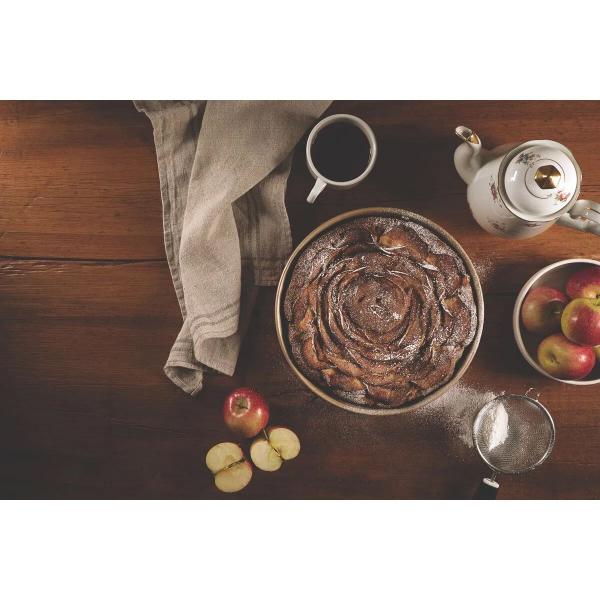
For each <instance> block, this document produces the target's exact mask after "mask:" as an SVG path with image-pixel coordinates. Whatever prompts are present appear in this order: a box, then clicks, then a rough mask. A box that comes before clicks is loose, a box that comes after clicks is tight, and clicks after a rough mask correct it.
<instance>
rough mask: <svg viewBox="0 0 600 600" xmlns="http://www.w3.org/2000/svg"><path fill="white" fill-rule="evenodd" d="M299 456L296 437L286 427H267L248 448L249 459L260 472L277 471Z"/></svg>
mask: <svg viewBox="0 0 600 600" xmlns="http://www.w3.org/2000/svg"><path fill="white" fill-rule="evenodd" d="M298 454H300V440H299V439H298V436H297V435H296V434H295V433H294V432H293V431H292V430H291V429H287V428H286V427H269V428H268V429H266V430H265V432H264V436H263V437H260V438H258V439H256V440H254V442H252V445H251V446H250V458H251V459H252V462H253V463H254V464H255V465H256V466H257V467H258V468H259V469H261V470H262V471H277V469H279V468H280V467H281V465H282V464H283V463H284V462H285V461H286V460H292V459H293V458H296V456H298Z"/></svg>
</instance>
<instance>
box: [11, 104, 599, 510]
mask: <svg viewBox="0 0 600 600" xmlns="http://www.w3.org/2000/svg"><path fill="white" fill-rule="evenodd" d="M329 112H330V113H331V112H349V113H354V114H356V115H358V116H360V117H362V118H364V119H366V120H367V121H368V122H369V123H370V124H371V125H372V126H373V129H374V131H375V134H376V135H377V138H378V140H379V143H380V150H381V152H380V158H379V159H378V162H377V164H376V167H375V169H374V171H373V173H372V174H371V175H370V177H369V178H368V180H367V181H366V182H365V183H364V184H363V185H361V186H359V187H357V188H354V189H352V190H350V191H347V192H343V193H342V192H334V191H325V193H324V194H323V195H322V196H321V197H320V198H319V201H318V203H317V204H316V205H315V206H308V205H306V204H305V202H304V199H305V197H306V194H307V192H308V190H309V189H310V186H311V179H310V177H309V175H308V173H307V171H306V168H305V165H304V162H303V156H302V151H303V143H301V144H300V145H299V147H298V149H297V152H296V155H295V162H294V168H293V171H292V176H291V178H290V182H289V186H288V193H287V203H288V209H289V214H290V219H291V222H292V228H293V232H294V239H295V241H296V242H297V241H299V240H300V239H301V238H302V237H303V236H304V235H305V234H306V233H308V232H309V231H310V230H311V229H312V228H313V227H314V226H316V225H317V224H319V223H321V222H323V221H324V220H326V219H328V218H330V217H332V216H334V215H336V214H338V213H340V212H343V211H345V210H349V209H352V208H358V207H363V206H398V207H403V208H407V209H409V210H413V211H416V212H418V213H421V214H423V215H425V216H426V217H428V218H430V219H433V220H434V221H436V222H437V223H439V224H440V225H441V226H443V227H444V228H446V229H447V230H448V231H449V232H450V233H452V234H453V235H454V236H455V237H456V238H457V239H458V241H459V242H460V243H461V244H462V245H463V247H464V248H465V250H466V251H467V253H468V254H469V255H470V256H471V258H472V259H473V262H474V263H475V266H476V268H477V270H478V272H479V275H480V278H481V281H482V285H483V288H484V292H485V302H486V317H485V327H484V332H483V338H482V342H481V345H480V348H479V351H478V353H477V356H476V358H475V360H474V362H473V363H472V365H471V367H470V369H469V370H468V372H467V374H466V376H465V377H464V378H463V380H462V381H461V382H460V384H459V385H458V386H456V387H455V388H454V389H453V391H451V392H449V393H448V394H446V395H445V396H444V397H442V398H441V399H439V400H437V401H435V402H434V403H433V404H431V405H429V406H428V407H425V408H423V409H418V410H415V411H414V412H412V413H409V414H407V415H399V416H395V417H366V416H361V415H355V414H352V413H349V412H346V411H343V410H340V409H338V408H335V407H333V406H330V405H328V404H327V403H325V402H324V401H322V400H320V399H319V398H316V397H314V396H312V395H311V394H310V393H308V392H307V391H306V390H305V389H304V388H303V387H302V386H301V385H300V384H299V383H298V382H297V381H296V380H295V378H294V377H293V376H292V374H291V373H290V371H289V369H288V368H287V366H286V364H285V362H284V360H283V357H282V356H281V354H280V351H279V348H278V346H277V341H276V338H275V333H274V327H273V316H272V312H273V299H274V290H273V289H266V288H265V289H261V291H260V294H259V301H258V305H257V309H256V312H255V315H254V318H253V323H252V326H251V329H250V331H249V333H248V335H247V337H246V339H245V341H244V345H243V350H242V354H241V357H240V360H239V364H238V368H237V372H236V375H235V377H225V376H209V377H208V378H207V382H206V385H205V388H204V390H203V391H202V392H201V393H200V394H199V395H198V396H197V397H195V398H190V397H188V396H186V395H185V394H184V393H183V392H181V391H180V390H179V389H178V388H176V387H175V386H174V385H173V384H172V383H170V382H169V381H168V380H167V379H166V377H165V376H164V374H163V371H162V367H163V364H164V361H165V359H166V357H167V354H168V352H169V349H170V345H171V343H172V342H173V340H174V338H175V336H176V334H177V332H178V330H179V327H180V313H179V310H178V307H177V301H176V299H175V294H174V292H173V289H172V286H171V281H170V277H169V270H168V268H167V263H166V260H165V254H164V249H163V239H162V222H161V201H160V191H159V183H158V173H157V168H156V161H155V155H154V146H153V140H152V131H151V127H150V123H149V121H148V120H147V119H146V117H144V116H143V115H140V114H138V113H137V112H136V111H135V109H134V108H133V106H132V104H131V103H129V102H3V103H0V207H1V211H0V258H1V264H0V360H1V381H2V386H1V392H0V394H1V403H0V496H1V497H3V498H223V497H225V496H224V495H222V494H220V493H219V492H218V491H217V490H216V489H215V487H214V485H213V482H212V477H211V476H210V474H209V473H208V472H207V470H206V468H205V467H204V454H205V452H206V450H207V449H208V448H209V447H210V446H211V445H212V444H213V443H216V442H218V441H225V440H229V439H231V438H232V435H231V434H230V433H228V431H227V430H226V429H225V426H224V424H223V422H222V418H221V405H222V402H223V398H224V397H225V395H226V394H227V393H228V391H229V390H231V389H232V388H233V387H235V386H239V385H242V384H243V385H251V386H255V387H256V388H258V389H259V390H261V391H262V392H263V393H264V394H265V395H266V397H267V398H268V400H269V402H270V404H271V407H272V409H271V410H272V421H273V422H276V423H281V424H285V425H288V426H290V427H291V428H293V429H294V430H296V431H297V432H298V434H299V435H300V437H301V440H302V444H303V446H302V453H301V455H300V456H299V457H298V459H297V460H295V461H293V462H290V463H288V464H286V465H284V468H282V469H281V471H279V472H278V473H274V474H269V473H263V472H260V471H255V475H254V479H253V481H252V483H251V485H249V486H248V487H247V488H246V489H245V490H244V491H243V492H242V493H240V494H238V495H236V496H235V497H238V498H466V497H469V496H470V495H471V494H472V493H473V491H474V489H475V487H476V486H477V484H478V481H479V478H480V477H481V476H482V475H484V474H486V470H485V468H484V467H483V465H482V463H481V462H480V460H479V458H478V456H477V455H476V452H475V450H474V449H473V447H472V442H471V440H470V437H469V431H470V427H471V423H472V419H473V417H474V415H475V413H476V411H477V409H478V407H479V406H481V404H482V402H484V401H485V400H486V399H487V398H489V397H491V396H493V395H494V394H496V393H500V392H501V391H504V390H506V391H510V392H515V393H521V392H524V391H525V390H526V389H527V388H528V387H529V386H535V387H536V388H538V389H539V390H540V391H541V394H542V396H541V397H542V400H543V402H544V403H545V404H546V405H547V406H548V408H549V409H550V411H551V413H552V414H553V416H554V419H555V421H556V425H557V443H556V447H555V450H554V453H553V455H552V456H551V458H550V460H549V461H548V462H547V463H546V464H544V465H543V466H542V467H541V468H539V469H538V470H537V471H535V472H533V473H530V474H527V475H523V476H520V477H516V476H515V477H508V476H507V477H503V478H502V485H501V489H500V497H502V498H598V497H600V398H599V397H598V389H597V388H594V387H584V388H582V387H576V386H568V385H565V384H559V383H555V382H552V381H550V380H548V379H546V378H544V377H542V376H541V375H539V374H537V373H536V372H535V371H534V370H533V369H531V368H530V367H529V366H528V365H527V364H526V363H525V361H524V360H523V359H522V358H521V356H520V355H519V353H518V351H517V349H516V346H515V344H514V341H513V338H512V331H511V324H510V322H511V321H510V319H511V312H512V307H513V302H514V299H515V295H516V293H517V291H518V290H519V288H520V286H521V285H522V284H523V283H524V282H525V280H526V279H527V278H528V277H529V276H530V275H531V274H532V273H533V272H535V271H536V270H537V269H539V268H540V267H542V266H544V265H546V264H548V263H550V262H553V261H556V260H559V259H563V258H569V257H577V256H585V257H591V258H596V259H598V258H600V240H598V238H596V237H594V236H592V235H588V234H581V233H577V232H575V231H571V230H566V229H564V228H559V227H554V228H552V229H551V230H550V231H549V232H547V233H544V234H542V235H541V236H539V237H537V238H535V239H532V240H528V241H522V242H513V241H507V240H503V239H500V238H496V237H493V236H491V235H489V234H487V233H485V232H484V231H482V230H480V229H479V228H478V227H477V225H476V224H475V222H474V221H473V219H472V218H471V216H470V214H469V210H468V207H467V204H466V199H465V186H464V184H463V183H462V181H460V179H459V177H458V176H457V174H456V173H455V171H454V167H453V164H452V153H453V150H454V148H455V146H456V144H457V140H456V139H455V137H454V135H453V130H454V127H455V126H456V125H458V124H466V125H469V126H471V127H473V128H475V129H476V131H477V132H478V133H479V134H480V135H481V137H482V139H483V140H484V143H485V144H486V145H488V146H493V145H496V144H499V143H504V142H509V141H518V140H526V139H533V138H538V139H539V138H552V139H557V140H559V141H562V142H563V143H565V144H566V145H568V146H569V147H570V148H571V149H572V151H573V152H574V154H575V156H576V157H577V159H578V161H579V162H580V164H581V167H582V170H583V173H584V179H583V186H582V195H583V196H584V197H589V198H591V199H596V200H600V143H598V139H599V136H600V126H599V124H600V104H599V103H589V102H336V103H334V104H333V106H332V107H331V109H330V111H329Z"/></svg>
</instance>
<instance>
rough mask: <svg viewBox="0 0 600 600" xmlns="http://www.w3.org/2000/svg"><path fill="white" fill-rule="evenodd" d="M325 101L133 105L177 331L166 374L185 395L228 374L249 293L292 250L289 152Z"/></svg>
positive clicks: (271, 281) (273, 274) (269, 278)
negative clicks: (156, 198) (144, 127)
mask: <svg viewBox="0 0 600 600" xmlns="http://www.w3.org/2000/svg"><path fill="white" fill-rule="evenodd" d="M329 104H330V102H327V101H306V102H300V101H297V102H296V101H244V102H228V101H208V102H200V101H189V102H183V101H182V102H171V101H169V102H160V101H137V102H135V106H136V108H137V109H138V110H139V111H142V112H144V113H145V114H146V115H147V116H148V117H149V119H150V121H151V122H152V126H153V128H154V142H155V145H156V158H157V162H158V171H159V176H160V187H161V195H162V202H163V226H164V235H165V248H166V253H167V260H168V263H169V268H170V270H171V276H172V278H173V285H174V287H175V292H176V294H177V299H178V301H179V306H180V308H181V313H182V315H183V326H182V328H181V331H180V332H179V335H178V336H177V339H176V340H175V343H174V344H173V347H172V349H171V353H170V355H169V358H168V360H167V363H166V365H165V373H166V374H167V376H168V377H169V378H170V379H171V380H172V381H173V382H175V383H176V384H177V385H178V386H179V387H181V388H182V389H183V390H184V391H186V392H188V393H190V394H195V393H196V392H198V391H199V390H200V389H201V388H202V374H203V371H204V370H206V368H207V367H208V368H211V369H215V370H216V371H219V372H221V373H225V374H227V375H232V374H233V372H234V369H235V365H236V362H237V358H238V354H239V349H240V342H241V338H242V336H243V334H244V332H245V330H246V327H247V325H248V319H249V316H250V312H251V310H252V307H253V304H254V299H255V296H256V286H263V285H275V284H276V283H277V280H278V277H279V274H280V272H281V269H282V268H283V265H284V264H285V261H286V259H287V257H288V256H289V254H290V252H291V248H292V241H291V234H290V226H289V222H288V218H287V214H286V210H285V188H286V183H287V178H288V176H289V173H290V168H291V160H292V151H293V149H294V146H295V145H296V144H297V143H298V141H299V140H300V138H301V137H302V135H303V134H304V132H305V131H306V130H307V129H308V128H309V127H310V126H311V125H312V124H313V123H314V122H315V121H316V120H317V119H318V117H319V116H320V115H321V114H322V113H323V111H324V110H325V109H326V108H327V107H328V106H329Z"/></svg>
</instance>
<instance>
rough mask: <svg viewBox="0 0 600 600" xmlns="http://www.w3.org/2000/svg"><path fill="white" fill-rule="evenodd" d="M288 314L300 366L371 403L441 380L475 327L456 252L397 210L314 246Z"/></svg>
mask: <svg viewBox="0 0 600 600" xmlns="http://www.w3.org/2000/svg"><path fill="white" fill-rule="evenodd" d="M284 312H285V317H286V320H287V323H288V336H289V342H290V347H291V350H292V354H293V357H294V360H295V361H296V364H297V366H298V368H299V369H300V371H302V373H304V375H305V376H306V377H307V378H308V379H310V380H311V381H312V382H313V383H315V384H316V385H317V386H319V387H324V388H329V390H330V391H332V392H333V394H334V395H336V396H338V397H340V398H342V399H344V400H347V401H349V402H353V403H356V404H362V405H368V406H382V407H396V406H400V405H402V404H405V403H407V402H411V401H414V400H417V399H419V398H421V397H423V396H425V395H427V394H428V393H430V392H431V391H433V390H435V389H436V388H438V387H440V386H441V385H443V384H444V383H445V382H447V381H448V380H449V379H450V378H451V377H452V375H453V373H454V370H455V367H456V363H457V361H458V360H459V359H460V357H461V356H462V354H463V351H464V349H465V347H466V346H467V345H468V344H470V343H471V341H472V340H473V338H474V336H475V331H476V326H477V313H476V308H475V302H474V300H473V292H472V288H471V282H470V278H469V276H468V274H467V270H466V268H465V266H464V264H463V262H462V260H461V259H460V257H459V256H458V254H456V252H455V251H454V250H453V249H452V248H450V246H448V244H446V243H445V242H444V241H442V240H441V239H440V238H439V237H438V236H437V235H436V234H434V233H433V232H432V231H430V230H429V229H427V228H426V227H424V226H422V225H420V224H418V223H415V222H413V221H410V220H405V219H399V218H398V219H396V218H390V217H367V218H361V219H356V220H354V221H351V222H348V223H344V224H342V225H339V226H337V227H335V228H333V229H331V230H329V231H327V232H325V233H324V234H323V235H321V236H320V237H318V238H317V239H316V240H314V241H313V242H312V243H311V244H310V245H309V246H307V247H306V248H305V250H304V251H303V253H302V254H301V255H300V257H299V259H298V260H297V262H296V265H295V267H294V270H293V273H292V275H291V278H290V284H289V286H288V290H287V293H286V297H285V302H284Z"/></svg>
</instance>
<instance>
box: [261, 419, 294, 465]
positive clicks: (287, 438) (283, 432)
mask: <svg viewBox="0 0 600 600" xmlns="http://www.w3.org/2000/svg"><path fill="white" fill-rule="evenodd" d="M267 435H268V436H269V442H270V443H271V446H273V448H275V450H277V452H278V453H279V455H280V456H281V458H283V460H292V459H293V458H296V456H298V454H300V440H299V439H298V436H297V435H296V434H295V433H294V432H293V431H292V430H291V429H286V428H285V427H269V429H267Z"/></svg>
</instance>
